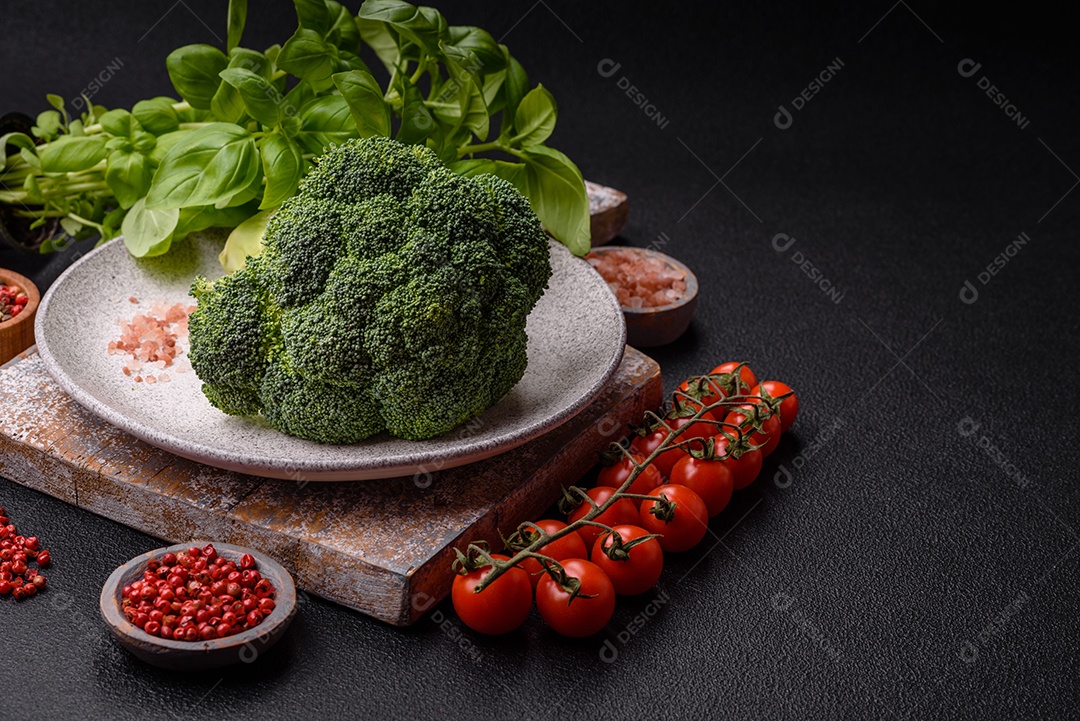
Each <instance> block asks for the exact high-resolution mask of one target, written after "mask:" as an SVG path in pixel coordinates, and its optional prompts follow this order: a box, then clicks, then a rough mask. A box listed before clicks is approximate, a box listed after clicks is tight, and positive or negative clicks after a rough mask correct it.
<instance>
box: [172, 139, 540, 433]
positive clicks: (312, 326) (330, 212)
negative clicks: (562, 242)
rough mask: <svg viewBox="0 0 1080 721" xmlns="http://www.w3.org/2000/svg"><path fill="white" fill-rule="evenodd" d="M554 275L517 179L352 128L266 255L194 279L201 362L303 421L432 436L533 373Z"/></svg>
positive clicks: (249, 408) (287, 207) (317, 426)
mask: <svg viewBox="0 0 1080 721" xmlns="http://www.w3.org/2000/svg"><path fill="white" fill-rule="evenodd" d="M550 277H551V265H550V262H549V258H548V242H547V236H546V235H545V234H544V231H543V229H542V228H541V226H540V222H539V220H537V218H536V215H535V214H534V213H533V211H532V208H531V207H530V206H529V202H528V200H526V199H525V198H524V196H522V195H521V194H520V193H519V192H518V191H517V190H516V189H515V188H514V187H513V186H512V185H511V184H510V183H508V182H506V181H504V180H501V179H499V178H497V177H495V176H489V175H479V176H473V177H463V176H460V175H457V174H455V173H453V172H451V171H450V170H449V169H448V168H446V167H445V166H444V165H443V164H442V163H441V162H440V161H439V159H438V157H437V156H436V155H435V154H434V153H433V152H432V151H431V150H429V149H427V148H423V147H418V146H406V145H402V144H400V143H397V142H395V141H393V140H389V139H387V138H370V139H367V140H354V141H349V142H347V143H345V144H344V145H341V146H337V147H332V148H331V149H330V150H328V151H327V152H326V154H325V155H323V156H322V157H321V158H320V159H319V161H318V164H317V166H316V167H315V169H314V170H313V171H312V172H311V173H309V174H308V176H307V177H306V178H305V179H304V181H303V183H302V184H301V186H300V190H299V192H298V193H297V195H295V196H294V197H292V198H290V199H289V200H287V201H286V202H285V203H284V204H283V205H282V207H281V209H280V210H279V211H278V212H277V214H276V215H275V216H274V217H273V219H272V220H271V221H270V223H269V225H268V226H267V230H266V235H265V243H264V250H263V253H262V256H261V257H259V258H256V259H248V264H247V266H246V267H245V268H243V269H241V270H240V271H237V272H236V273H234V274H233V275H231V276H227V277H225V278H222V279H221V280H218V281H216V282H214V283H210V282H208V281H205V280H203V279H201V278H200V279H197V280H196V282H195V285H194V286H193V288H192V294H193V295H195V297H196V298H197V299H198V309H197V310H196V311H195V312H194V313H193V314H192V316H191V332H190V338H191V363H192V366H193V367H194V369H195V371H196V373H197V374H198V376H199V378H200V379H201V380H202V381H203V383H204V386H203V392H204V393H205V394H206V397H207V398H208V399H209V400H210V402H211V403H212V404H213V405H214V406H216V407H217V408H219V409H221V410H223V411H225V412H226V413H230V414H233V415H255V414H260V413H261V415H262V416H263V417H264V418H265V419H266V421H267V422H269V423H270V424H271V425H272V426H274V427H275V428H277V429H278V430H280V431H283V432H285V433H288V434H290V435H294V436H299V437H301V438H307V439H309V440H314V441H320V442H324V443H355V442H357V441H360V440H363V439H364V438H367V437H369V436H371V435H373V434H376V433H379V432H382V431H388V432H389V433H391V434H393V435H396V436H399V437H401V438H407V439H412V440H420V439H425V438H432V437H434V436H438V435H441V434H443V433H446V432H448V431H450V430H452V429H453V428H455V427H457V426H459V425H461V424H462V423H464V422H466V421H468V420H470V419H472V418H475V417H476V416H477V415H479V414H480V413H482V412H483V411H484V410H485V409H486V408H488V407H489V406H491V405H492V404H493V403H495V402H497V401H498V400H499V399H500V398H502V397H503V396H504V395H506V393H508V392H509V391H510V389H511V388H513V387H514V385H515V384H516V383H517V382H518V381H519V380H521V376H522V375H523V374H524V372H525V365H526V362H527V355H526V344H527V340H528V339H527V337H526V334H525V323H526V319H527V317H528V315H529V312H530V311H531V310H532V308H533V306H534V305H535V304H536V302H537V301H538V300H539V299H540V296H541V295H542V294H543V292H544V289H545V288H546V287H547V282H548V279H549V278H550Z"/></svg>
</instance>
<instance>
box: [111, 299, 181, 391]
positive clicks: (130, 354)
mask: <svg viewBox="0 0 1080 721" xmlns="http://www.w3.org/2000/svg"><path fill="white" fill-rule="evenodd" d="M128 300H129V301H130V302H131V303H137V302H138V301H137V299H136V298H134V297H132V298H129V299H128ZM193 310H195V306H193V305H192V306H185V305H184V304H182V303H174V304H173V305H168V306H167V305H164V304H162V303H155V304H154V305H153V306H151V308H150V311H149V312H147V313H138V314H136V315H135V316H134V317H133V318H131V319H130V320H125V319H118V320H117V324H118V325H119V326H120V339H119V340H115V341H109V346H108V352H109V355H117V354H122V355H124V356H126V358H125V361H124V366H123V369H122V370H123V373H124V375H126V376H129V377H132V376H133V377H132V380H134V381H135V382H136V383H142V382H143V381H145V382H147V383H151V384H153V383H157V382H159V381H160V382H161V383H168V382H169V380H170V378H169V374H168V373H161V372H160V371H163V370H164V369H165V368H168V367H170V366H172V365H173V362H174V360H175V359H176V357H177V356H178V355H180V354H181V353H183V349H182V348H181V347H180V345H179V344H178V341H181V340H183V339H185V338H187V334H188V314H189V313H191V312H192V311H193ZM144 366H148V367H149V368H148V370H153V371H158V372H157V373H155V374H147V375H146V376H145V377H144V376H143V374H142V373H140V371H142V370H144ZM190 367H191V366H190V364H189V363H188V361H187V360H186V359H185V360H183V366H181V367H178V368H176V372H177V373H184V372H185V371H187V370H188V369H189V368H190Z"/></svg>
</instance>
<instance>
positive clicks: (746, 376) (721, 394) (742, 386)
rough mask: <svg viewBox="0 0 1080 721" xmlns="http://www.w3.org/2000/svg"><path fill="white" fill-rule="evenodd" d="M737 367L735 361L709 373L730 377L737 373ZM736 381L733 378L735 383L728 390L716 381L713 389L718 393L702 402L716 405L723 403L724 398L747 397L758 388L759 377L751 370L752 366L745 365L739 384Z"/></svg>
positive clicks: (705, 397) (719, 366)
mask: <svg viewBox="0 0 1080 721" xmlns="http://www.w3.org/2000/svg"><path fill="white" fill-rule="evenodd" d="M737 365H739V364H738V363H736V362H734V361H732V362H730V363H721V364H720V365H718V366H716V367H715V368H713V369H712V370H711V371H709V375H711V376H718V375H729V374H731V373H734V372H735V367H736V366H737ZM734 380H735V379H734V378H733V379H732V381H733V382H732V383H731V384H730V385H729V387H726V388H725V387H724V386H722V385H721V384H720V383H719V382H718V381H716V380H714V381H713V382H712V387H713V389H714V390H715V391H716V392H715V393H711V394H709V395H707V396H704V397H703V398H702V400H703V401H705V405H711V404H713V403H716V402H717V401H721V400H723V399H724V398H727V397H728V396H730V395H745V394H747V393H749V392H750V389H751V388H753V387H754V386H756V385H757V382H758V381H757V376H756V375H754V371H752V370H750V366H746V365H744V366H743V367H742V369H741V370H740V371H739V377H738V382H737V383H736V382H734Z"/></svg>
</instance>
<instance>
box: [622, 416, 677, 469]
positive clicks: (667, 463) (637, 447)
mask: <svg viewBox="0 0 1080 721" xmlns="http://www.w3.org/2000/svg"><path fill="white" fill-rule="evenodd" d="M670 433H671V431H669V430H668V429H667V428H665V427H664V426H660V427H658V428H657V429H656V430H654V431H650V432H649V433H647V434H646V435H644V436H637V435H636V436H634V439H633V440H632V441H630V451H631V452H632V453H636V454H638V455H639V456H641V457H642V458H648V457H649V455H650V454H652V452H653V451H655V450H656V448H657V446H659V445H660V444H661V443H663V442H664V441H665V440H666V439H667V437H668V436H669V435H670ZM679 437H680V438H681V437H682V436H679ZM685 455H686V451H684V450H683V449H681V448H669V449H668V450H666V451H664V452H663V453H661V454H660V455H659V456H657V457H656V458H655V459H653V465H655V466H656V469H657V470H658V471H660V474H661V475H662V476H664V478H667V477H668V474H670V473H671V467H672V466H674V465H675V463H676V462H677V461H678V460H679V459H680V458H682V457H683V456H685Z"/></svg>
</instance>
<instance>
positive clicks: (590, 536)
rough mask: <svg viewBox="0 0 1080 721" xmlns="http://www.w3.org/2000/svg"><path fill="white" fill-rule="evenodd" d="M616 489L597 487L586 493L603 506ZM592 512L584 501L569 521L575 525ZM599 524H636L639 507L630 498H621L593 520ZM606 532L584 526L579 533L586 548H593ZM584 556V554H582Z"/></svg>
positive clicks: (612, 525) (590, 507) (611, 525)
mask: <svg viewBox="0 0 1080 721" xmlns="http://www.w3.org/2000/svg"><path fill="white" fill-rule="evenodd" d="M615 491H616V489H614V488H611V487H610V486H597V487H596V488H590V489H589V490H588V491H586V493H587V494H588V496H589V498H591V499H593V501H595V502H596V505H598V506H599V505H601V504H603V503H604V501H606V500H607V499H609V498H611V496H612V494H613V493H615ZM591 510H592V506H591V505H589V503H588V502H587V501H582V502H581V503H580V504H579V505H578V507H577V508H575V509H574V512H573V513H571V514H570V518H569V519H568V522H569V523H573V522H574V521H576V520H578V519H579V518H583V517H584V516H585V514H587V513H588V512H589V511H591ZM592 520H594V521H596V522H597V523H602V524H604V525H605V526H609V527H614V526H618V525H619V524H623V523H634V522H635V521H636V520H637V507H636V506H635V505H634V504H633V503H632V502H631V501H630V499H629V498H620V499H619V500H617V501H615V503H613V504H612V506H611V508H609V509H607V510H606V511H604V512H603V513H601V514H600V515H599V516H597V517H596V518H594V519H592ZM603 532H604V531H603V530H601V529H599V528H597V527H596V526H582V527H581V528H579V529H578V533H579V534H581V540H582V541H584V542H585V548H587V549H588V548H592V545H593V543H595V542H596V538H597V536H599V535H600V534H602V533H603ZM582 555H584V554H582Z"/></svg>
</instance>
